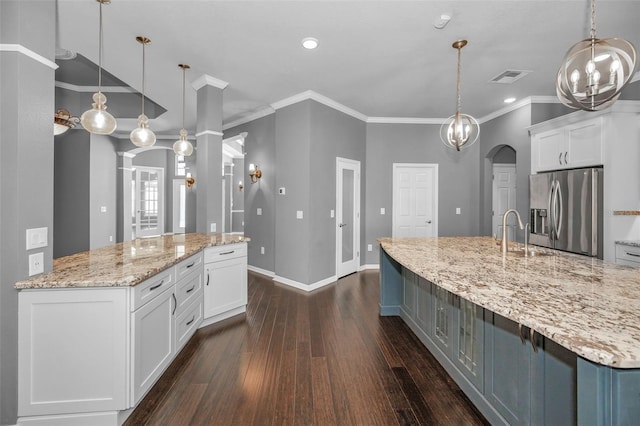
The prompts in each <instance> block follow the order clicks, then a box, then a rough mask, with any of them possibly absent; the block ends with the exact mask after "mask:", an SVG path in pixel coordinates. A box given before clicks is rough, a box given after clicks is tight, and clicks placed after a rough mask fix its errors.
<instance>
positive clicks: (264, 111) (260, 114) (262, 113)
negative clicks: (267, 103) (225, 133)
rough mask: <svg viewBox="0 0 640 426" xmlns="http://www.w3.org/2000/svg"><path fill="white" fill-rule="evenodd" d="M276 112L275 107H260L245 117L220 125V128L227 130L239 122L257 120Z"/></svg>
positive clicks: (239, 123) (238, 124)
mask: <svg viewBox="0 0 640 426" xmlns="http://www.w3.org/2000/svg"><path fill="white" fill-rule="evenodd" d="M274 112H276V110H275V109H273V108H271V107H267V108H265V109H261V110H259V111H256V112H253V113H251V114H249V115H247V116H245V117H242V118H238V119H237V120H233V121H231V122H229V123H227V124H225V125H223V126H222V130H228V129H231V128H233V127H236V126H240V125H241V124H245V123H249V122H251V121H254V120H257V119H259V118H262V117H266V116H267V115H271V114H273V113H274Z"/></svg>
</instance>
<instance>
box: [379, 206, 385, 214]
mask: <svg viewBox="0 0 640 426" xmlns="http://www.w3.org/2000/svg"><path fill="white" fill-rule="evenodd" d="M380 214H381V215H385V214H387V211H386V210H385V208H384V207H380Z"/></svg>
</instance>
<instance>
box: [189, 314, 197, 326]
mask: <svg viewBox="0 0 640 426" xmlns="http://www.w3.org/2000/svg"><path fill="white" fill-rule="evenodd" d="M195 320H196V316H195V315H194V316H193V318H191V320H189V322H187V325H191V323H192V322H194V321H195Z"/></svg>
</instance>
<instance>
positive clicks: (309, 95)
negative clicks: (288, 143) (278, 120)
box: [271, 90, 368, 122]
mask: <svg viewBox="0 0 640 426" xmlns="http://www.w3.org/2000/svg"><path fill="white" fill-rule="evenodd" d="M308 99H311V100H314V101H316V102H318V103H321V104H323V105H326V106H328V107H330V108H333V109H335V110H337V111H340V112H342V113H344V114H347V115H350V116H351V117H353V118H357V119H358V120H361V121H364V122H366V121H367V119H368V117H367V116H366V115H364V114H362V113H361V112H358V111H356V110H355V109H352V108H349V107H348V106H346V105H343V104H341V103H339V102H336V101H334V100H333V99H331V98H328V97H326V96H324V95H321V94H319V93H317V92H314V91H313V90H307V91H306V92H302V93H298V94H297V95H293V96H291V97H288V98H286V99H283V100H281V101H278V102H275V103H272V104H271V108H273V109H274V110H279V109H280V108H284V107H287V106H289V105H293V104H296V103H298V102H302V101H306V100H308Z"/></svg>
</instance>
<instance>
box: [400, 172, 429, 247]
mask: <svg viewBox="0 0 640 426" xmlns="http://www.w3.org/2000/svg"><path fill="white" fill-rule="evenodd" d="M392 222H393V226H392V236H393V237H436V236H437V235H438V165H437V164H398V163H394V165H393V219H392Z"/></svg>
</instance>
